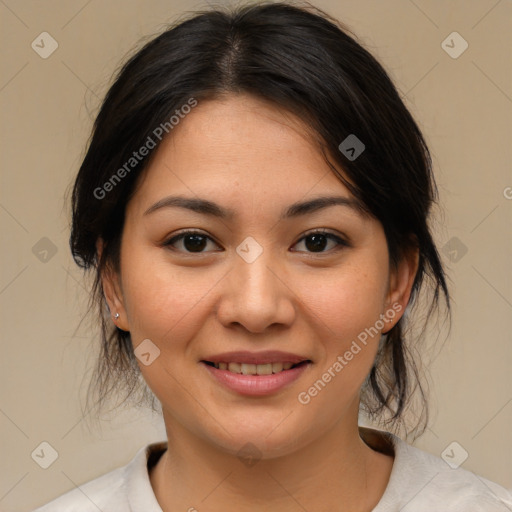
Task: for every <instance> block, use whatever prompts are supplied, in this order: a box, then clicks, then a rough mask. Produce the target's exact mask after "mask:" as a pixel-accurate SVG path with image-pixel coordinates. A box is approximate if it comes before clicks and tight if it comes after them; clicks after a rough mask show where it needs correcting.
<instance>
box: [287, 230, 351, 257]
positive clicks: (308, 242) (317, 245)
mask: <svg viewBox="0 0 512 512" xmlns="http://www.w3.org/2000/svg"><path fill="white" fill-rule="evenodd" d="M302 241H304V244H305V246H306V248H307V250H308V251H311V252H314V253H315V252H329V251H325V250H324V249H325V247H326V246H327V245H328V242H332V243H334V249H335V250H338V249H341V248H342V247H349V244H348V242H346V241H345V240H343V239H342V238H340V237H339V236H337V235H335V234H334V233H329V232H328V231H324V230H316V231H313V232H310V233H308V234H307V235H305V236H303V237H302V238H301V239H300V240H299V241H298V242H297V244H296V245H298V244H300V243H302Z"/></svg>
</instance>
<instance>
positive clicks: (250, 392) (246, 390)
mask: <svg viewBox="0 0 512 512" xmlns="http://www.w3.org/2000/svg"><path fill="white" fill-rule="evenodd" d="M281 361H282V360H281ZM303 361H304V360H303ZM221 362H222V361H221ZM274 362H275V361H274ZM254 364H257V363H254ZM261 364H264V363H261ZM311 364H312V363H311V361H308V362H304V364H301V365H299V366H295V367H294V368H290V369H289V370H282V371H281V372H279V373H273V374H272V375H243V374H241V373H233V372H230V371H229V370H220V369H218V368H215V367H214V366H210V365H208V364H206V363H205V362H204V361H201V365H202V366H204V368H206V369H207V370H208V371H209V372H210V375H211V376H212V377H213V378H214V379H215V380H216V381H217V382H219V383H220V384H221V385H223V386H225V387H227V388H228V389H230V390H231V391H234V392H235V393H239V394H241V395H246V396H266V395H271V394H273V393H277V392H278V391H280V390H282V389H283V388H285V387H286V386H289V385H290V384H291V383H293V382H295V381H296V380H297V379H298V378H299V377H300V376H301V375H302V374H303V373H304V371H306V370H307V368H309V367H310V366H311Z"/></svg>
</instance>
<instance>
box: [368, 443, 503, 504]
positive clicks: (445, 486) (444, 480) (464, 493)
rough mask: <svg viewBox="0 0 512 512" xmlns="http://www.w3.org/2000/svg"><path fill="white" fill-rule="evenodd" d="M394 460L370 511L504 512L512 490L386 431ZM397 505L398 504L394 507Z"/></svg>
mask: <svg viewBox="0 0 512 512" xmlns="http://www.w3.org/2000/svg"><path fill="white" fill-rule="evenodd" d="M382 434H384V435H385V436H387V439H388V440H389V441H390V442H391V443H392V445H393V449H394V452H395V461H394V464H393V469H392V472H391V476H390V479H389V482H388V486H387V488H386V491H385V492H384V495H383V496H382V498H381V501H380V502H379V504H378V506H377V507H376V508H375V509H374V512H388V511H391V510H398V509H399V510H403V512H427V511H428V512H431V511H432V510H443V512H467V511H468V510H471V512H507V511H509V512H510V510H512V494H511V493H510V492H509V491H507V490H506V489H505V488H504V487H501V486H500V485H498V484H496V483H494V482H491V481H489V480H487V479H485V478H483V477H481V476H478V475H476V474H474V473H472V472H471V471H468V470H465V469H463V468H461V467H460V466H459V467H457V468H452V467H451V466H450V465H448V463H447V462H445V461H444V460H443V459H442V458H440V457H437V456H435V455H433V454H431V453H428V452H425V451H423V450H420V449H419V448H416V447H414V446H411V445H409V444H407V443H406V442H405V441H403V440H402V439H400V438H399V437H397V436H394V435H393V434H390V433H382ZM397 505H399V506H398V508H397Z"/></svg>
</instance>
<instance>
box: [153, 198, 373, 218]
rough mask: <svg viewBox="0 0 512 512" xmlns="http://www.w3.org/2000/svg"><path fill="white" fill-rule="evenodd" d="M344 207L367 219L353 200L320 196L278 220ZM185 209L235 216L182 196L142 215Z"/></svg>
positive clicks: (165, 200) (159, 203) (161, 202)
mask: <svg viewBox="0 0 512 512" xmlns="http://www.w3.org/2000/svg"><path fill="white" fill-rule="evenodd" d="M336 205H340V206H345V207H348V208H350V209H352V210H353V211H354V212H355V213H356V214H358V215H360V216H361V217H368V216H369V212H368V210H367V208H365V206H364V205H363V204H362V203H361V202H360V201H359V200H358V199H355V198H349V197H343V196H322V197H316V198H314V199H310V200H308V201H303V202H297V203H293V204H291V205H290V206H288V207H287V208H286V209H285V210H284V211H283V212H282V214H281V217H280V220H284V219H289V218H293V217H298V216H300V215H306V214H308V213H313V212H316V211H319V210H322V209H324V208H327V207H330V206H336ZM171 207H178V208H185V209H187V210H192V211H194V212H196V213H201V214H203V215H211V216H213V217H218V218H220V219H232V218H233V217H235V216H236V212H235V210H232V209H229V208H224V207H222V206H220V205H218V204H216V203H214V202H213V201H209V200H207V199H202V198H192V197H183V196H168V197H164V198H163V199H160V200H159V201H157V202H156V203H155V204H153V205H152V206H150V207H149V208H148V209H147V210H146V211H145V212H144V215H149V214H150V213H153V212H155V211H157V210H160V209H162V208H171Z"/></svg>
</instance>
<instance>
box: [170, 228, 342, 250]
mask: <svg viewBox="0 0 512 512" xmlns="http://www.w3.org/2000/svg"><path fill="white" fill-rule="evenodd" d="M187 235H201V236H202V237H205V238H208V239H209V240H211V241H212V242H214V243H216V242H215V240H213V239H212V238H211V237H209V236H208V235H206V234H205V233H203V232H202V231H196V230H188V231H183V232H181V233H179V234H178V235H174V236H173V237H172V238H170V239H169V240H167V241H166V242H164V243H163V244H162V245H163V246H164V247H170V246H172V245H173V244H174V243H176V242H177V241H180V240H183V238H185V237H186V236H187ZM312 235H324V236H325V237H327V238H329V239H330V240H333V241H334V242H336V243H337V247H336V248H334V249H332V250H335V251H337V250H341V249H342V248H343V247H350V244H349V243H348V242H347V241H345V240H343V239H342V238H340V237H339V236H337V235H335V234H334V233H330V232H329V231H325V230H322V229H317V230H314V231H310V232H308V233H306V234H305V235H304V236H303V237H302V238H300V239H299V240H298V241H297V242H296V243H295V244H294V245H297V244H298V243H299V242H302V241H303V240H304V239H306V238H307V237H308V236H312ZM217 245H218V244H217ZM332 250H330V251H320V252H309V251H308V254H314V255H322V254H327V253H329V252H332ZM208 252H212V251H202V252H191V251H185V254H206V253H208ZM295 252H304V251H295Z"/></svg>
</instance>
